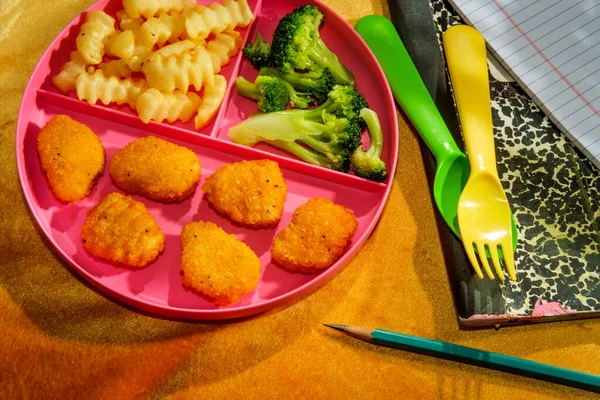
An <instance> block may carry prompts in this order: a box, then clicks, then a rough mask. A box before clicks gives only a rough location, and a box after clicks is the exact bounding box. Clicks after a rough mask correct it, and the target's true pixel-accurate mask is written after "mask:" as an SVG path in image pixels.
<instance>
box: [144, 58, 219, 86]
mask: <svg viewBox="0 0 600 400" xmlns="http://www.w3.org/2000/svg"><path fill="white" fill-rule="evenodd" d="M142 71H143V72H144V75H146V81H147V82H148V86H150V87H153V88H155V89H158V90H160V91H162V92H166V93H171V92H173V91H174V90H175V89H179V90H181V91H182V92H184V93H186V92H187V91H188V88H189V87H190V86H194V88H195V89H196V91H199V90H200V89H201V88H202V86H203V85H212V84H213V83H214V79H215V78H214V72H213V66H212V60H211V57H210V54H209V53H208V51H206V49H205V48H204V47H201V46H197V47H196V48H195V49H194V50H191V51H187V52H184V53H183V54H180V55H176V54H175V55H171V56H169V57H167V58H165V57H162V56H158V57H155V58H153V59H151V60H149V61H148V62H146V63H144V66H143V67H142Z"/></svg>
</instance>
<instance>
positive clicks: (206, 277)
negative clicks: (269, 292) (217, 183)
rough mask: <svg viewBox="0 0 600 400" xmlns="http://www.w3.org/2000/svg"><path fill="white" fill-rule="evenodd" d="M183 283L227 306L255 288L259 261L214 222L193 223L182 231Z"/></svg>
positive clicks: (248, 249) (233, 236) (243, 245)
mask: <svg viewBox="0 0 600 400" xmlns="http://www.w3.org/2000/svg"><path fill="white" fill-rule="evenodd" d="M181 271H182V275H183V277H182V279H183V285H184V286H185V287H187V288H190V289H192V290H194V291H196V292H198V293H201V294H204V295H206V296H208V297H210V298H212V299H214V302H215V304H217V305H219V306H226V305H229V304H234V303H237V302H239V301H240V299H241V298H242V296H244V295H245V294H246V293H249V292H251V291H252V290H254V288H255V287H256V285H257V284H258V281H259V279H260V261H259V260H258V257H257V256H256V254H255V253H254V252H253V251H252V249H250V247H248V246H247V245H246V244H245V243H243V242H240V241H239V240H238V239H237V238H236V236H235V235H233V234H228V233H227V232H225V231H224V230H223V229H221V228H220V227H218V226H217V225H216V224H214V223H212V222H203V221H198V222H190V223H189V224H187V225H186V226H184V227H183V230H182V231H181Z"/></svg>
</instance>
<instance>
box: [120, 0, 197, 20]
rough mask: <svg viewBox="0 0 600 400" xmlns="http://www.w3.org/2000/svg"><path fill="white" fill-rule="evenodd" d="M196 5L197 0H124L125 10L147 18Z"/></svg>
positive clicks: (134, 15) (131, 15) (180, 10)
mask: <svg viewBox="0 0 600 400" xmlns="http://www.w3.org/2000/svg"><path fill="white" fill-rule="evenodd" d="M195 5H196V0H123V8H124V9H125V12H127V14H128V15H129V16H130V17H132V18H137V17H139V16H140V15H141V16H142V17H144V18H146V19H148V18H152V17H154V16H156V15H159V14H163V13H172V12H182V11H184V10H186V9H191V8H192V7H194V6H195Z"/></svg>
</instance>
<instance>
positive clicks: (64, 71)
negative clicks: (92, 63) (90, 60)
mask: <svg viewBox="0 0 600 400" xmlns="http://www.w3.org/2000/svg"><path fill="white" fill-rule="evenodd" d="M87 65H88V64H87V63H86V62H85V60H84V59H83V58H82V57H81V54H79V52H78V51H72V52H71V55H70V56H69V61H67V62H66V63H65V64H64V65H63V66H62V68H61V69H60V72H59V73H58V74H56V75H54V76H53V77H52V79H51V81H52V84H53V85H54V86H56V87H57V88H58V90H60V91H61V92H63V93H65V94H66V93H68V92H70V91H71V90H75V79H77V77H78V76H79V74H81V73H82V72H85V68H86V67H87Z"/></svg>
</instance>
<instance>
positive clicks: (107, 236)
mask: <svg viewBox="0 0 600 400" xmlns="http://www.w3.org/2000/svg"><path fill="white" fill-rule="evenodd" d="M81 239H82V240H83V247H84V248H85V249H86V250H87V251H89V252H90V253H92V254H94V255H95V256H98V257H102V258H105V259H107V260H111V261H115V262H119V263H122V264H125V265H129V266H131V267H144V266H146V265H148V264H149V263H151V262H152V261H154V260H155V259H156V257H157V256H158V254H159V253H160V252H162V251H163V250H164V248H165V235H163V233H162V231H161V230H160V227H159V226H158V224H157V223H156V221H155V220H154V217H153V216H152V214H150V213H149V212H148V210H147V209H146V206H145V205H144V204H143V203H141V202H139V201H136V200H134V199H132V198H131V197H129V196H124V195H122V194H120V193H116V192H115V193H109V194H107V195H105V196H104V197H103V198H102V200H100V202H99V203H98V204H97V205H96V206H95V207H94V208H92V209H91V210H90V211H89V212H88V215H87V219H86V221H85V224H84V225H83V228H82V229H81Z"/></svg>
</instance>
